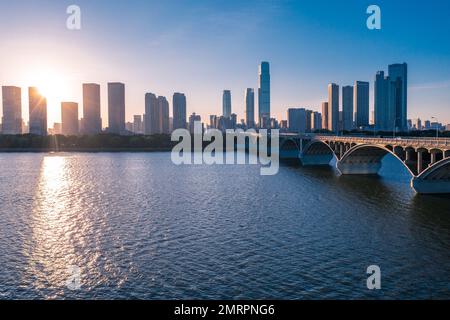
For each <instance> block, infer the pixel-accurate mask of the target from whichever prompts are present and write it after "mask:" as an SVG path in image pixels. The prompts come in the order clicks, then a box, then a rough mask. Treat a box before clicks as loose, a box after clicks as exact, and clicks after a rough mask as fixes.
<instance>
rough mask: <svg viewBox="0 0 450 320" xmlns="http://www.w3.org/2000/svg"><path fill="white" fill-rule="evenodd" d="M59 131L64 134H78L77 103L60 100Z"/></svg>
mask: <svg viewBox="0 0 450 320" xmlns="http://www.w3.org/2000/svg"><path fill="white" fill-rule="evenodd" d="M61 133H62V134H63V135H66V136H75V135H78V133H79V127H78V103H76V102H61Z"/></svg>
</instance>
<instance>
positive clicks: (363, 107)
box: [354, 81, 369, 128]
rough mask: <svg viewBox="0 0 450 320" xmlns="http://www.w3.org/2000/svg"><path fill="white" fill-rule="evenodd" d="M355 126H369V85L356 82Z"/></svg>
mask: <svg viewBox="0 0 450 320" xmlns="http://www.w3.org/2000/svg"><path fill="white" fill-rule="evenodd" d="M354 103H355V118H354V119H355V126H356V127H357V128H361V127H367V126H369V83H368V82H364V81H356V82H355V98H354Z"/></svg>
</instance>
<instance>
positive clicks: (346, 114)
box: [342, 86, 353, 131]
mask: <svg viewBox="0 0 450 320" xmlns="http://www.w3.org/2000/svg"><path fill="white" fill-rule="evenodd" d="M342 127H343V129H344V130H346V131H350V130H352V129H353V86H345V87H342Z"/></svg>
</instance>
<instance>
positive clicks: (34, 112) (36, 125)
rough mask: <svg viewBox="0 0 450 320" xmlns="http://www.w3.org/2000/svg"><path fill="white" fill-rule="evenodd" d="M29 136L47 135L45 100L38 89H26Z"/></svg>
mask: <svg viewBox="0 0 450 320" xmlns="http://www.w3.org/2000/svg"><path fill="white" fill-rule="evenodd" d="M28 99H29V117H30V120H29V123H30V125H29V126H30V134H35V135H39V136H45V135H47V99H46V98H45V97H43V96H42V95H41V94H40V93H39V90H38V88H35V87H30V88H28Z"/></svg>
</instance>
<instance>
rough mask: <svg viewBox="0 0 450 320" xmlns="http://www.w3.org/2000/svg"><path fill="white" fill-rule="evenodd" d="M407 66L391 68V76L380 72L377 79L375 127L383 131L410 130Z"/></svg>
mask: <svg viewBox="0 0 450 320" xmlns="http://www.w3.org/2000/svg"><path fill="white" fill-rule="evenodd" d="M407 85H408V70H407V64H406V63H404V64H393V65H390V66H389V76H388V77H385V75H384V72H383V71H379V72H378V73H377V74H376V77H375V126H376V128H377V129H378V130H382V131H394V130H395V131H397V130H400V131H406V130H407V129H408V119H407V113H408V105H407V97H408V87H407Z"/></svg>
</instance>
